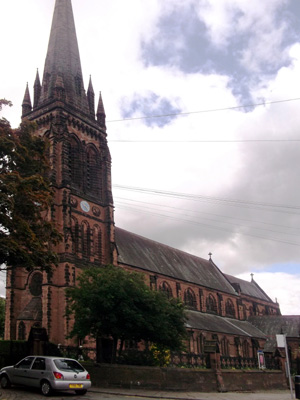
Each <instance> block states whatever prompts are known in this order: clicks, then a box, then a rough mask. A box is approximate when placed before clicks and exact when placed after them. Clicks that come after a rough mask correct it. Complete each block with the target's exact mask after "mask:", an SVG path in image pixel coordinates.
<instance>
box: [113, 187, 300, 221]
mask: <svg viewBox="0 0 300 400" xmlns="http://www.w3.org/2000/svg"><path fill="white" fill-rule="evenodd" d="M113 187H114V188H116V189H121V190H128V191H134V192H139V193H145V194H151V195H159V196H167V197H173V198H179V199H185V200H193V201H207V202H213V203H217V204H220V203H221V204H224V205H229V206H238V207H246V208H258V209H261V210H262V209H263V210H268V211H273V212H274V211H275V212H281V213H288V214H297V215H300V213H299V212H298V211H300V206H294V205H290V204H275V203H266V202H256V201H246V200H240V199H230V198H221V197H213V196H204V195H197V194H189V193H180V192H171V191H165V190H159V189H148V188H142V187H134V186H125V185H118V184H114V185H113Z"/></svg>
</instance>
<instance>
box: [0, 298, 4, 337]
mask: <svg viewBox="0 0 300 400" xmlns="http://www.w3.org/2000/svg"><path fill="white" fill-rule="evenodd" d="M4 325H5V299H3V297H0V338H3V337H4Z"/></svg>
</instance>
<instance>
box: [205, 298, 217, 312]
mask: <svg viewBox="0 0 300 400" xmlns="http://www.w3.org/2000/svg"><path fill="white" fill-rule="evenodd" d="M206 311H207V312H208V313H212V314H217V312H218V307H217V302H216V299H215V298H214V296H213V295H212V294H210V295H209V296H208V297H207V299H206Z"/></svg>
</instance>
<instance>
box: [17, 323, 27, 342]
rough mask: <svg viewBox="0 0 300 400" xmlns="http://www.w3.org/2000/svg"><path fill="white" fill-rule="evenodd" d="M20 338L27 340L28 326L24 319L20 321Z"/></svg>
mask: <svg viewBox="0 0 300 400" xmlns="http://www.w3.org/2000/svg"><path fill="white" fill-rule="evenodd" d="M18 339H19V340H25V339H26V327H25V324H24V322H23V321H21V322H20V323H19V327H18Z"/></svg>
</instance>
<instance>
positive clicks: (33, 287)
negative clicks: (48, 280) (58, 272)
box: [29, 272, 43, 297]
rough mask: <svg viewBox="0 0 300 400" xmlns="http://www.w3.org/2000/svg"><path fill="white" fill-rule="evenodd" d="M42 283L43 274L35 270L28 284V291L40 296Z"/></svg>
mask: <svg viewBox="0 0 300 400" xmlns="http://www.w3.org/2000/svg"><path fill="white" fill-rule="evenodd" d="M42 283H43V275H42V274H41V273H40V272H35V273H34V274H33V275H32V278H31V280H30V284H29V291H30V293H31V294H32V296H35V297H37V296H41V295H42Z"/></svg>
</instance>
